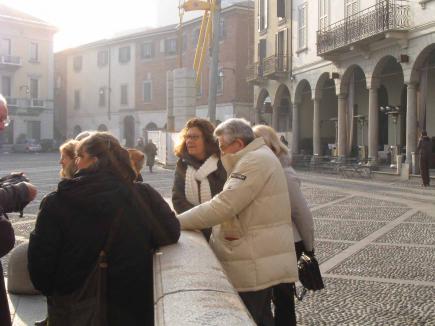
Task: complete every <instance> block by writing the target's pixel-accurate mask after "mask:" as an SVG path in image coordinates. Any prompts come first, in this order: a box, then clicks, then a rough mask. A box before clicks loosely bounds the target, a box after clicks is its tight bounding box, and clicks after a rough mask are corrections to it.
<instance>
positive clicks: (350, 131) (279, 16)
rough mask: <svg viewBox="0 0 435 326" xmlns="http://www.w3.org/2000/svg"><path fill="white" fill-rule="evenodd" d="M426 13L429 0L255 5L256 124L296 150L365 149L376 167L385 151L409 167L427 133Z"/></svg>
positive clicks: (273, 0)
mask: <svg viewBox="0 0 435 326" xmlns="http://www.w3.org/2000/svg"><path fill="white" fill-rule="evenodd" d="M434 14H435V1H429V0H422V1H417V0H416V1H400V0H367V1H360V0H334V1H332V0H311V1H304V0H294V1H291V0H258V1H257V2H256V16H257V27H258V32H257V33H256V37H255V41H256V43H257V44H258V46H257V47H256V54H255V58H256V60H255V62H254V63H253V64H252V65H251V66H250V77H249V80H250V81H251V82H253V83H254V84H255V85H256V86H255V100H254V101H255V102H254V103H256V112H257V120H258V122H261V121H264V122H270V123H271V124H272V125H273V126H274V127H275V128H277V129H278V130H280V131H288V132H289V135H291V138H292V151H293V153H294V154H298V153H304V154H315V155H331V154H332V155H337V156H339V157H348V156H352V155H355V154H356V153H357V152H356V150H355V149H356V148H357V146H363V147H360V148H362V149H363V150H362V151H361V152H360V154H361V155H362V156H364V149H367V150H366V151H365V152H368V157H369V159H371V160H373V161H378V162H379V161H382V159H383V158H385V149H386V148H387V147H391V146H392V147H393V149H394V151H399V152H402V153H403V154H405V155H406V162H407V163H409V167H411V165H410V164H411V161H412V155H411V153H413V152H415V151H416V144H417V138H418V135H419V132H420V131H421V130H423V129H426V130H427V131H428V133H429V135H432V136H434V135H435V92H431V91H430V90H431V89H434V88H435V70H434V69H433V67H434V63H435V20H434V19H433V17H434ZM396 146H397V147H396ZM334 148H335V149H334ZM393 154H394V153H393Z"/></svg>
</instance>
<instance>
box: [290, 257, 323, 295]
mask: <svg viewBox="0 0 435 326" xmlns="http://www.w3.org/2000/svg"><path fill="white" fill-rule="evenodd" d="M298 272H299V281H300V282H301V284H302V286H303V289H302V291H301V292H300V293H297V291H296V289H295V295H296V297H297V298H298V300H302V299H303V297H304V296H305V294H306V292H307V290H312V291H318V290H321V289H323V288H324V287H325V285H324V284H323V279H322V274H321V273H320V268H319V263H318V262H317V259H316V257H314V255H312V256H309V255H307V254H305V253H302V255H301V257H300V258H299V260H298Z"/></svg>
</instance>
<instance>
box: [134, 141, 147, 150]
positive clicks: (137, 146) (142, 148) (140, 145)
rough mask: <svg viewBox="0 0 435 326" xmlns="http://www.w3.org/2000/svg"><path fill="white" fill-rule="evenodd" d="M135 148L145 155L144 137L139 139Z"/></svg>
mask: <svg viewBox="0 0 435 326" xmlns="http://www.w3.org/2000/svg"><path fill="white" fill-rule="evenodd" d="M134 148H136V149H137V150H139V151H141V152H142V153H145V142H144V140H143V138H142V137H139V138H138V139H137V142H136V146H135V147H134Z"/></svg>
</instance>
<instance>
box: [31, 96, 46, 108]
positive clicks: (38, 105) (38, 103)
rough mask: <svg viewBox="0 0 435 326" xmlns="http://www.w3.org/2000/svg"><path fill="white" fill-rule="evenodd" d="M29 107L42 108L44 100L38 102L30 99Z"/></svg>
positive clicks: (35, 99)
mask: <svg viewBox="0 0 435 326" xmlns="http://www.w3.org/2000/svg"><path fill="white" fill-rule="evenodd" d="M30 106H31V107H32V108H43V107H45V106H44V100H40V99H37V98H32V101H31V102H30Z"/></svg>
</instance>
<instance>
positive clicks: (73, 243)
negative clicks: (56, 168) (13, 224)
mask: <svg viewBox="0 0 435 326" xmlns="http://www.w3.org/2000/svg"><path fill="white" fill-rule="evenodd" d="M117 214H120V215H119V217H120V219H121V223H120V224H119V228H118V229H117V230H116V231H115V237H114V242H113V245H112V248H111V250H109V252H108V265H109V267H108V304H109V307H108V308H109V309H108V313H109V316H108V319H109V324H110V325H153V280H152V273H153V269H152V251H153V249H154V248H156V247H159V246H164V245H168V244H171V243H175V242H177V241H178V238H179V236H180V224H179V222H178V220H177V218H176V217H175V214H174V213H173V212H172V211H171V209H170V208H169V206H168V205H167V203H166V202H165V201H164V199H163V198H162V197H161V196H160V194H159V193H158V192H156V191H155V190H154V189H153V188H152V187H151V186H149V185H147V184H142V183H134V184H129V185H127V184H124V183H122V182H121V181H120V180H119V179H117V178H116V177H115V176H113V175H111V174H110V173H108V172H104V171H102V172H101V171H100V172H90V171H86V170H83V171H80V172H79V173H77V174H76V175H75V176H74V178H73V179H71V180H63V181H61V182H60V183H59V186H58V189H57V191H55V192H53V193H51V194H49V195H48V196H47V197H46V198H45V199H44V200H43V202H42V204H41V209H40V211H39V214H38V217H37V221H36V226H35V230H34V231H33V232H32V233H31V235H30V243H29V252H28V258H29V265H28V266H29V273H30V278H31V280H32V282H33V284H34V285H35V287H36V288H37V289H38V290H40V291H41V292H42V293H43V294H45V295H47V296H49V295H51V294H53V293H57V294H69V293H71V292H73V291H74V290H76V289H77V288H78V287H79V286H80V285H82V283H83V282H84V280H85V279H86V277H87V276H88V274H89V272H90V271H91V269H92V267H93V266H94V265H95V263H96V260H97V256H98V254H99V252H100V250H101V249H102V247H103V245H104V243H105V240H106V238H107V235H108V232H109V229H110V226H111V222H112V221H113V219H114V217H115V216H116V215H117Z"/></svg>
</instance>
